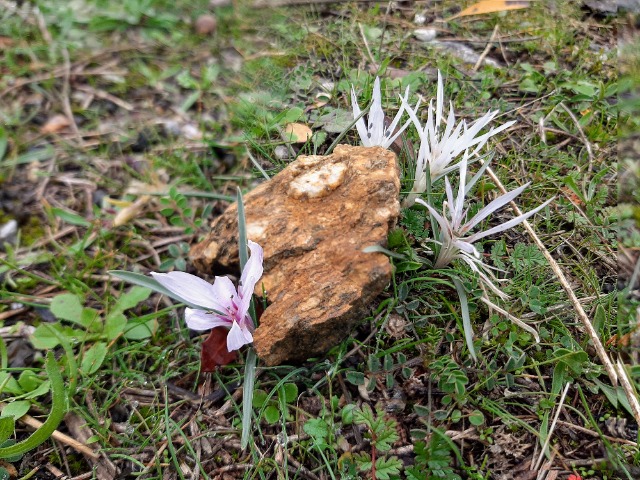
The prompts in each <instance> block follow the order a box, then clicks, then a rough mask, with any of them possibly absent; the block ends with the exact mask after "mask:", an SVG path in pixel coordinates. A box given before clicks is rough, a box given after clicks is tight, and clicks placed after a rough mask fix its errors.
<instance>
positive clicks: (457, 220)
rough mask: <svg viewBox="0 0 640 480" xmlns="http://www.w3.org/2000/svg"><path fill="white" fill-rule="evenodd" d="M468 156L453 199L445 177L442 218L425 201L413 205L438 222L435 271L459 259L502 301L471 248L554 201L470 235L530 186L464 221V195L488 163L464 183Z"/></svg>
mask: <svg viewBox="0 0 640 480" xmlns="http://www.w3.org/2000/svg"><path fill="white" fill-rule="evenodd" d="M468 156H469V155H468V152H465V154H464V156H463V159H462V161H461V162H460V184H459V186H458V192H457V194H456V196H455V197H454V195H453V189H452V188H451V184H450V183H449V179H448V178H447V177H445V190H446V196H447V199H446V201H445V202H444V203H443V206H442V215H440V214H439V213H438V212H437V211H436V210H435V209H434V208H433V207H432V206H431V205H429V204H427V203H426V202H425V201H424V200H422V199H420V198H418V199H417V200H416V202H418V203H420V204H422V205H424V206H425V207H427V209H428V210H429V212H431V214H432V215H433V217H434V218H435V219H436V221H437V222H438V225H439V226H440V244H441V246H440V253H439V254H438V258H437V259H436V263H435V265H434V266H435V267H436V268H442V267H445V266H447V265H449V263H451V262H452V261H453V260H454V259H455V258H458V259H460V260H462V261H463V262H465V263H466V264H467V265H469V267H471V269H472V270H473V271H474V272H476V273H477V274H478V275H479V276H480V278H481V279H482V280H483V281H484V282H485V284H486V285H487V286H488V287H489V288H491V290H493V291H494V292H495V293H497V294H498V295H499V296H500V297H502V298H507V296H506V295H505V294H504V293H503V292H502V291H500V290H499V289H498V288H497V287H496V286H495V285H494V284H493V283H492V282H491V279H490V278H489V277H491V278H493V279H495V277H494V275H493V273H492V272H491V267H489V266H488V265H485V264H484V263H482V261H481V260H480V253H479V252H478V250H477V249H476V247H475V246H474V245H473V243H474V242H476V241H478V240H480V239H481V238H484V237H487V236H489V235H493V234H494V233H500V232H504V231H505V230H508V229H509V228H512V227H515V226H516V225H518V224H519V223H521V222H523V221H524V220H526V219H527V218H529V217H530V216H532V215H534V214H535V213H536V212H538V211H540V210H541V209H543V208H544V207H546V206H547V205H548V204H549V202H551V201H552V200H553V198H551V199H549V200H547V201H546V202H544V203H543V204H542V205H540V206H539V207H536V208H534V209H533V210H531V211H529V212H527V213H523V214H522V215H520V216H518V217H516V218H512V219H511V220H509V221H507V222H504V223H502V224H501V225H497V226H495V227H493V228H490V229H488V230H484V231H481V232H476V233H473V234H469V231H470V230H471V229H473V228H474V227H475V226H477V225H478V224H479V223H480V222H481V221H483V220H484V219H485V218H487V217H488V216H489V215H491V214H492V213H494V212H496V211H498V210H500V209H501V208H502V207H504V206H505V205H506V204H507V203H509V202H511V201H512V200H513V199H515V198H516V197H517V196H518V195H520V194H521V193H522V192H523V190H524V189H525V188H527V187H528V186H529V183H526V184H525V185H522V186H521V187H518V188H516V189H515V190H512V191H511V192H508V193H505V194H504V195H501V196H499V197H498V198H496V199H495V200H493V201H491V202H490V203H489V204H488V205H486V206H485V207H483V208H482V209H480V210H479V211H478V213H476V214H475V215H474V216H473V218H471V219H470V220H467V219H466V218H467V212H468V209H465V205H464V200H465V195H466V194H467V193H469V191H470V190H471V188H472V187H473V186H474V185H475V183H476V182H477V181H478V179H479V178H480V176H481V175H482V173H484V170H485V169H486V167H487V165H488V164H487V163H485V164H484V165H483V167H482V168H481V169H480V171H479V172H478V173H477V174H476V175H475V176H474V177H473V178H472V179H471V180H470V181H469V182H468V183H467V160H468Z"/></svg>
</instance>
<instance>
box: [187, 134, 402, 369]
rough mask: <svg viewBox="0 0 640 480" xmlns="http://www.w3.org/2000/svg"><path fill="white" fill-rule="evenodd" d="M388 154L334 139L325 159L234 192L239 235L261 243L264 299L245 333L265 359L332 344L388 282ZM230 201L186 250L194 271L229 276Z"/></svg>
mask: <svg viewBox="0 0 640 480" xmlns="http://www.w3.org/2000/svg"><path fill="white" fill-rule="evenodd" d="M399 191H400V181H399V171H398V166H397V162H396V156H395V154H394V153H392V152H390V151H387V150H385V149H383V148H380V147H373V148H365V147H350V146H347V145H340V146H338V147H337V148H336V149H335V151H334V153H333V154H332V155H329V156H301V157H299V158H298V159H297V160H295V161H294V162H292V163H291V164H290V165H289V166H288V167H287V168H285V169H284V170H282V171H281V172H280V173H279V174H278V175H276V176H274V177H273V178H272V179H271V180H270V181H268V182H266V183H263V184H261V185H260V186H258V187H257V188H255V189H254V190H253V191H252V192H250V193H249V194H247V195H246V196H245V199H244V204H245V212H246V223H247V235H248V237H249V239H251V240H253V241H254V242H257V243H259V244H260V245H261V246H262V247H263V249H264V275H263V277H262V280H261V283H258V285H257V286H256V292H255V293H256V294H258V295H260V294H261V293H262V286H264V288H265V290H266V291H267V294H268V300H269V302H270V305H269V306H268V307H267V308H266V309H265V311H264V313H263V314H262V317H261V319H260V326H259V327H258V328H257V330H256V331H255V332H254V346H255V348H256V350H257V353H258V355H259V357H260V358H261V359H262V360H263V361H264V362H265V363H266V364H267V365H277V364H280V363H283V362H288V361H296V360H305V359H307V358H309V357H311V356H314V355H319V354H322V353H324V352H326V351H327V350H328V349H330V348H331V347H333V346H335V345H336V344H337V343H339V342H340V341H341V340H342V339H343V338H344V337H345V336H346V335H347V334H348V333H349V332H350V330H351V329H352V328H353V326H354V325H355V324H356V323H357V322H358V321H359V320H361V319H362V318H363V316H364V315H366V312H367V308H368V307H369V305H370V303H371V302H372V301H373V300H374V299H375V298H376V297H377V296H378V295H379V294H380V293H381V292H382V290H383V289H384V288H385V286H386V285H387V284H388V283H389V281H390V280H391V275H392V269H391V265H390V263H389V260H388V259H387V257H386V256H384V255H383V254H380V253H364V252H363V251H362V250H363V248H365V247H368V246H370V245H386V241H387V234H388V232H389V229H390V228H392V227H393V226H394V225H395V223H396V220H397V218H398V215H399V213H400V204H399V200H398V197H399ZM237 237H238V230H237V208H236V205H235V204H234V205H231V206H230V207H229V208H228V209H227V211H226V212H225V213H224V214H223V215H221V216H220V217H218V218H216V219H215V220H214V222H213V223H212V226H211V233H210V234H209V235H208V236H207V237H206V238H205V240H203V241H202V242H201V243H199V244H198V245H196V246H195V247H193V249H192V250H191V254H190V256H191V260H192V261H193V263H194V264H195V266H196V267H197V268H198V269H199V270H200V271H202V272H206V273H215V274H218V275H219V274H221V273H223V272H234V273H237V272H238V270H239V267H238V248H237Z"/></svg>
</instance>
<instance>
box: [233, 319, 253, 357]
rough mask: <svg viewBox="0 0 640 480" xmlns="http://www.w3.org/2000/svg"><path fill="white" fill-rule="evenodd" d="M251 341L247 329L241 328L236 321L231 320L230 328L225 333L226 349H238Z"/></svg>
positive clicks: (251, 338)
mask: <svg viewBox="0 0 640 480" xmlns="http://www.w3.org/2000/svg"><path fill="white" fill-rule="evenodd" d="M251 342H253V336H252V335H251V332H249V331H248V330H247V329H243V328H241V327H240V325H238V323H237V322H233V326H232V327H231V330H229V334H228V335H227V350H229V351H230V352H232V351H233V350H238V349H239V348H240V347H242V346H243V345H247V344H248V343H251Z"/></svg>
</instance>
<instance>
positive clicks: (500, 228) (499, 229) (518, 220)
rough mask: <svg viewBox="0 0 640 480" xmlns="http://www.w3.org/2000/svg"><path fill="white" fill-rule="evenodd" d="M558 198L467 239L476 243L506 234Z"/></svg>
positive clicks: (553, 198)
mask: <svg viewBox="0 0 640 480" xmlns="http://www.w3.org/2000/svg"><path fill="white" fill-rule="evenodd" d="M555 198H556V197H552V198H550V199H549V200H547V201H546V202H544V203H543V204H542V205H540V206H539V207H536V208H534V209H533V210H531V211H529V212H527V213H523V214H522V215H520V216H518V217H516V218H512V219H511V220H509V221H508V222H505V223H503V224H502V225H498V226H495V227H493V228H490V229H489V230H486V231H484V232H478V233H475V234H473V235H471V236H469V237H468V238H467V241H469V242H475V241H477V240H479V239H481V238H484V237H488V236H489V235H493V234H495V233H500V232H504V231H505V230H508V229H510V228H513V227H515V226H516V225H518V224H519V223H521V222H524V221H525V220H526V219H527V218H529V217H530V216H532V215H535V214H536V213H537V212H539V211H540V210H542V209H543V208H544V207H546V206H547V205H549V203H551V202H552V201H553V200H555Z"/></svg>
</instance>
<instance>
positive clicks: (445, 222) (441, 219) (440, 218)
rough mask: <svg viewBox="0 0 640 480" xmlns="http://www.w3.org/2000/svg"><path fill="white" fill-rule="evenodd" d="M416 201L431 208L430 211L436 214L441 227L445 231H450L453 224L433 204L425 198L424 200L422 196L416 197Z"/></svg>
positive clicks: (435, 216)
mask: <svg viewBox="0 0 640 480" xmlns="http://www.w3.org/2000/svg"><path fill="white" fill-rule="evenodd" d="M416 203H419V204H420V205H424V206H425V207H427V209H428V210H429V212H431V215H433V216H434V218H435V219H436V221H437V222H438V224H439V225H440V229H441V230H442V231H444V232H448V231H449V230H450V229H451V224H450V223H449V221H448V220H447V219H445V218H444V217H443V216H442V215H440V214H439V213H438V212H437V211H436V210H435V209H434V208H433V207H432V206H431V205H429V204H428V203H427V202H425V201H424V200H422V199H421V198H416Z"/></svg>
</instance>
